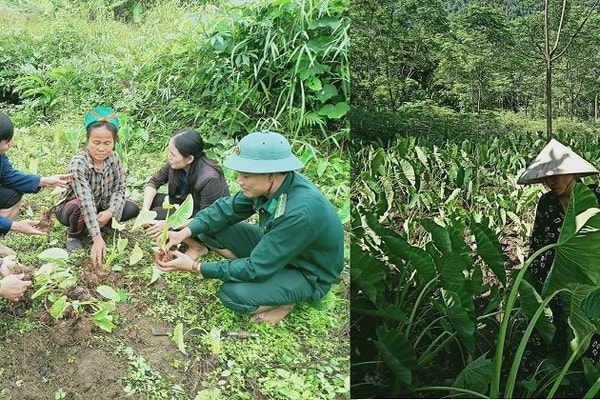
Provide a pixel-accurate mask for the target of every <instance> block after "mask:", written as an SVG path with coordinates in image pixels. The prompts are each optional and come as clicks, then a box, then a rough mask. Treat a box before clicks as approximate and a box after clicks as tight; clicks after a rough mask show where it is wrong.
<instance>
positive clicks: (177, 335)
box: [173, 323, 187, 354]
mask: <svg viewBox="0 0 600 400" xmlns="http://www.w3.org/2000/svg"><path fill="white" fill-rule="evenodd" d="M173 342H175V344H176V345H177V348H178V349H179V351H181V352H182V353H183V354H187V352H186V351H185V343H183V324H182V323H179V324H177V325H175V329H173Z"/></svg>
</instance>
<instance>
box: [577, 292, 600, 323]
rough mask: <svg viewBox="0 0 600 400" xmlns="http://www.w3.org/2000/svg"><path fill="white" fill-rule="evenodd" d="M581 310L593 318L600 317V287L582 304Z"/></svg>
mask: <svg viewBox="0 0 600 400" xmlns="http://www.w3.org/2000/svg"><path fill="white" fill-rule="evenodd" d="M580 308H581V311H582V312H583V313H584V314H585V316H586V317H588V318H589V319H591V320H594V319H598V318H600V288H598V289H596V290H594V291H592V292H591V293H590V294H589V295H588V296H587V297H586V298H584V299H583V301H582V302H581V304H580Z"/></svg>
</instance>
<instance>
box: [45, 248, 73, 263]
mask: <svg viewBox="0 0 600 400" xmlns="http://www.w3.org/2000/svg"><path fill="white" fill-rule="evenodd" d="M38 258H39V259H40V260H43V261H53V260H68V259H69V253H67V251H66V250H65V249H61V248H59V247H52V248H50V249H46V250H44V251H42V252H41V253H40V254H38Z"/></svg>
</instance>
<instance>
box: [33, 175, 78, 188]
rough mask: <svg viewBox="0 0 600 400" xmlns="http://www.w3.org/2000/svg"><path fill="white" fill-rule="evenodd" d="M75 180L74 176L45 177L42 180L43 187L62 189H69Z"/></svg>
mask: <svg viewBox="0 0 600 400" xmlns="http://www.w3.org/2000/svg"><path fill="white" fill-rule="evenodd" d="M72 179H73V175H72V174H58V175H52V176H44V177H42V178H41V179H40V186H41V187H47V186H49V187H57V186H58V187H62V188H65V189H66V188H68V187H69V185H70V184H71V181H72Z"/></svg>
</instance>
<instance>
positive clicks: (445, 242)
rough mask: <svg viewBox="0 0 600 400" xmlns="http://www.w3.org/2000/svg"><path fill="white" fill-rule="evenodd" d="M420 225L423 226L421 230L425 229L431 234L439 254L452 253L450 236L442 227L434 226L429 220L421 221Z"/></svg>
mask: <svg viewBox="0 0 600 400" xmlns="http://www.w3.org/2000/svg"><path fill="white" fill-rule="evenodd" d="M421 225H423V228H425V230H426V231H427V232H429V233H431V239H432V240H433V243H434V244H435V247H437V248H438V250H439V251H440V252H442V253H451V252H452V241H451V240H450V234H449V233H448V231H447V230H446V229H445V228H444V227H442V226H441V225H438V224H436V223H435V222H434V221H433V220H431V219H429V218H423V219H422V220H421Z"/></svg>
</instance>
